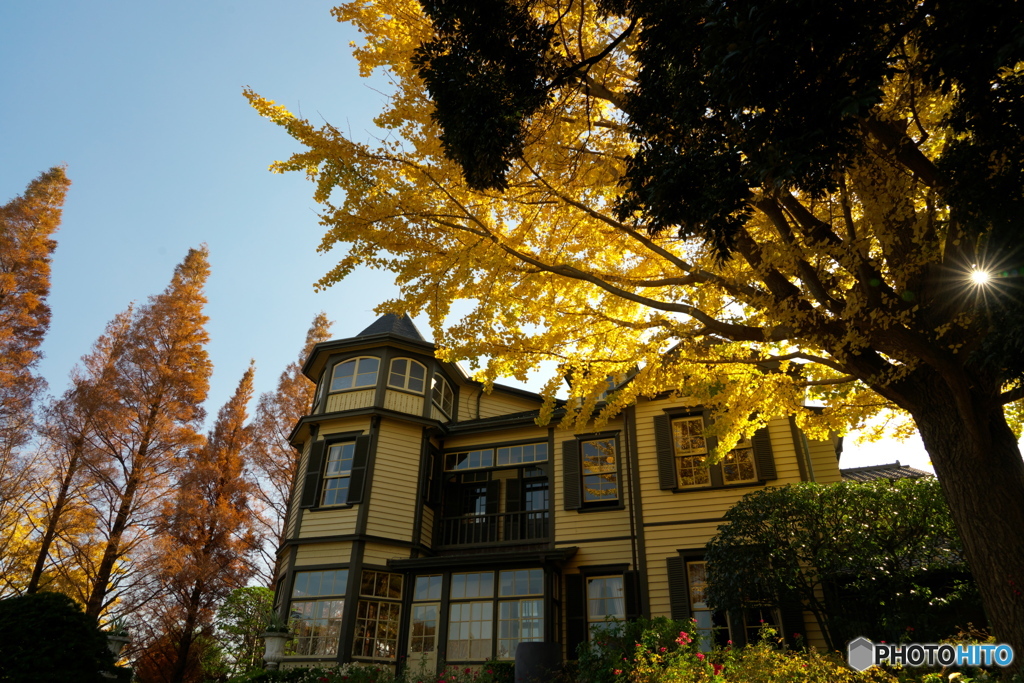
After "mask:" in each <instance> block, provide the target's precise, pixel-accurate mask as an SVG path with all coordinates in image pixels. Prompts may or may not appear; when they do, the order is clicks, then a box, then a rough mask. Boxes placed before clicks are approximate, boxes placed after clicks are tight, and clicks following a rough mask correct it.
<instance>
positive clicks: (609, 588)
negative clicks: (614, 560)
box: [587, 576, 626, 638]
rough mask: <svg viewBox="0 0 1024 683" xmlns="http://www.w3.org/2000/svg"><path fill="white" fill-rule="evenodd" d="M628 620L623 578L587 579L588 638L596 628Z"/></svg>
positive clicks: (600, 577)
mask: <svg viewBox="0 0 1024 683" xmlns="http://www.w3.org/2000/svg"><path fill="white" fill-rule="evenodd" d="M625 618H626V596H625V588H624V587H623V582H622V576H592V577H589V578H587V637H588V638H589V637H590V634H592V633H593V631H594V628H595V627H597V626H601V625H603V624H606V623H607V622H609V621H622V620H624V619H625Z"/></svg>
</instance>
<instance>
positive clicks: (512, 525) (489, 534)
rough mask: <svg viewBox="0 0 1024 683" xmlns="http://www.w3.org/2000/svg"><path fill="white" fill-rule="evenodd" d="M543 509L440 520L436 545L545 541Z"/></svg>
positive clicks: (547, 527) (546, 520)
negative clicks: (439, 533)
mask: <svg viewBox="0 0 1024 683" xmlns="http://www.w3.org/2000/svg"><path fill="white" fill-rule="evenodd" d="M549 533H550V532H549V521H548V511H547V510H529V511H526V512H499V513H494V514H479V515H477V514H472V515H462V516H460V517H443V518H441V537H440V539H439V540H440V545H444V546H458V545H477V544H489V543H510V542H511V543H530V542H537V541H546V540H548V534H549Z"/></svg>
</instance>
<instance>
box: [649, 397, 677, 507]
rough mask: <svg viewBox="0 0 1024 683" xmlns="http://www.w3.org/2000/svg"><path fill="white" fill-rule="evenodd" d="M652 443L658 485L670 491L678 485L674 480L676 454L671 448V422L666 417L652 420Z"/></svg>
mask: <svg viewBox="0 0 1024 683" xmlns="http://www.w3.org/2000/svg"><path fill="white" fill-rule="evenodd" d="M654 441H655V444H656V446H657V452H658V485H659V486H660V487H661V489H662V490H664V491H671V490H672V489H674V488H676V487H677V486H678V485H679V482H678V481H677V480H676V454H675V449H674V448H673V446H672V420H670V419H669V416H668V415H658V416H657V417H655V418H654Z"/></svg>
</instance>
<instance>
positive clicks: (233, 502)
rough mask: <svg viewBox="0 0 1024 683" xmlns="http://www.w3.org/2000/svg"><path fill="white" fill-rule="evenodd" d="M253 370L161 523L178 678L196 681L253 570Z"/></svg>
mask: <svg viewBox="0 0 1024 683" xmlns="http://www.w3.org/2000/svg"><path fill="white" fill-rule="evenodd" d="M254 372H255V369H254V366H253V365H252V364H250V365H249V369H248V370H246V372H245V374H244V375H243V377H242V380H241V381H240V382H239V384H238V388H237V389H236V390H235V394H234V395H233V396H232V397H231V399H230V400H229V401H228V402H227V403H226V404H225V405H224V407H223V408H221V410H220V413H219V414H218V416H217V422H216V423H215V424H214V427H213V430H212V431H211V432H210V434H209V436H208V437H207V439H206V441H205V443H204V444H203V445H202V446H199V447H197V448H196V449H194V450H193V451H192V453H191V454H190V457H189V459H188V465H187V467H186V468H185V470H184V472H183V473H182V475H181V476H180V477H179V478H178V481H177V486H176V490H177V493H176V495H175V497H174V500H173V502H168V503H165V505H164V510H163V514H162V518H161V520H160V522H159V525H158V529H159V532H160V533H161V538H160V540H159V548H160V552H159V558H160V561H161V563H162V568H161V572H160V576H161V583H162V584H163V585H164V586H165V591H166V599H165V601H164V605H163V614H162V619H161V621H162V624H161V626H162V628H163V629H164V634H165V635H169V636H170V641H171V642H173V643H175V644H176V647H175V648H174V653H173V655H172V656H171V657H170V658H169V662H168V664H169V666H170V671H169V672H168V673H169V674H170V680H171V681H172V682H174V683H182V682H183V681H186V680H192V679H193V678H194V676H193V675H191V674H192V673H193V672H192V669H194V668H195V662H196V661H197V656H196V654H197V653H196V652H193V648H195V647H197V646H200V645H201V642H206V641H207V638H206V637H207V636H210V635H211V634H212V630H213V619H214V615H215V612H216V607H217V605H219V604H220V603H221V602H222V601H223V600H224V599H225V598H226V597H227V595H228V594H229V593H230V592H231V591H232V590H234V589H236V588H241V587H242V586H244V585H245V582H246V581H247V580H248V578H249V577H250V576H251V575H252V564H251V563H250V561H249V556H250V555H251V554H252V553H253V552H254V551H255V549H256V547H257V546H258V545H259V543H260V539H259V537H258V535H257V533H256V529H255V522H254V520H253V518H252V515H251V514H250V513H249V509H248V502H249V501H248V499H249V495H250V492H251V489H252V488H253V485H252V484H251V483H250V482H249V481H248V480H246V479H245V478H244V477H243V473H244V470H245V460H244V453H245V451H246V447H247V446H248V445H249V442H250V439H251V435H250V432H249V430H248V429H247V428H246V426H245V421H246V419H247V417H248V414H247V406H248V403H249V401H250V400H251V398H252V391H253V374H254ZM158 641H159V639H158ZM165 650H166V648H161V652H163V653H164V656H166V654H167V653H166V651H165Z"/></svg>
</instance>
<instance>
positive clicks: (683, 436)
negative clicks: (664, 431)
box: [672, 415, 711, 488]
mask: <svg viewBox="0 0 1024 683" xmlns="http://www.w3.org/2000/svg"><path fill="white" fill-rule="evenodd" d="M672 443H673V445H674V448H675V455H676V476H677V477H678V480H679V488H686V487H690V486H710V485H711V475H710V472H709V470H708V468H707V467H706V466H705V465H704V460H705V459H706V458H707V456H708V443H707V440H706V439H705V438H704V418H703V417H701V416H700V415H697V416H695V417H684V418H682V419H679V420H672Z"/></svg>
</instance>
